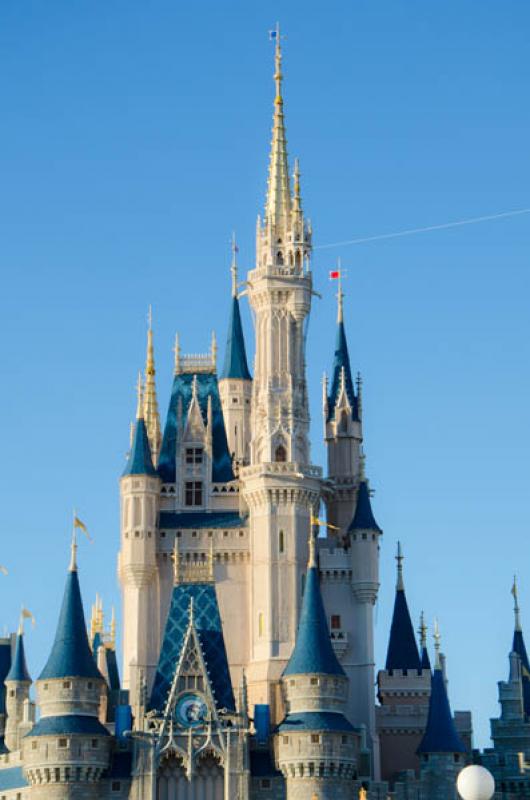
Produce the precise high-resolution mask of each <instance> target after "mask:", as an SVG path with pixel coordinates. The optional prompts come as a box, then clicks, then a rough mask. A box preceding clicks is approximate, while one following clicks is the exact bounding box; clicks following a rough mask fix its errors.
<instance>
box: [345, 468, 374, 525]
mask: <svg viewBox="0 0 530 800" xmlns="http://www.w3.org/2000/svg"><path fill="white" fill-rule="evenodd" d="M358 530H367V531H379V532H380V533H382V531H381V528H380V527H379V525H378V524H377V522H376V521H375V517H374V513H373V511H372V503H371V501H370V489H369V488H368V481H367V480H361V482H360V484H359V489H358V491H357V505H356V506H355V514H354V515H353V519H352V521H351V522H350V527H349V528H348V531H349V532H351V531H358Z"/></svg>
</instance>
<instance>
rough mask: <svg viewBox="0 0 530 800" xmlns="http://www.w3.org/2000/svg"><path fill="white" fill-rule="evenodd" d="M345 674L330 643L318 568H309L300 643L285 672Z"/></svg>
mask: <svg viewBox="0 0 530 800" xmlns="http://www.w3.org/2000/svg"><path fill="white" fill-rule="evenodd" d="M313 673H319V674H322V675H344V670H343V669H342V667H341V665H340V664H339V662H338V660H337V656H336V655H335V651H334V650H333V646H332V644H331V642H330V638H329V629H328V623H327V619H326V612H325V611H324V604H323V602H322V595H321V593H320V581H319V578H318V569H317V568H316V567H309V569H308V570H307V575H306V581H305V588H304V598H303V600H302V611H301V614H300V622H299V625H298V633H297V635H296V644H295V646H294V650H293V652H292V655H291V658H290V660H289V663H288V664H287V666H286V668H285V670H284V673H283V674H284V675H304V674H313Z"/></svg>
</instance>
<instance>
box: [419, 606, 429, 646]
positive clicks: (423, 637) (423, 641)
mask: <svg viewBox="0 0 530 800" xmlns="http://www.w3.org/2000/svg"><path fill="white" fill-rule="evenodd" d="M418 633H419V635H420V645H421V647H422V648H424V647H427V625H426V624H425V614H424V613H423V611H422V612H421V614H420V627H419V628H418Z"/></svg>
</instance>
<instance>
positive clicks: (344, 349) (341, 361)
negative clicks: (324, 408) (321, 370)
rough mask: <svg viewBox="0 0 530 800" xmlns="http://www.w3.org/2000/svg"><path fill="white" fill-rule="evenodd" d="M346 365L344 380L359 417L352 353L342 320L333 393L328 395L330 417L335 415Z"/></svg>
mask: <svg viewBox="0 0 530 800" xmlns="http://www.w3.org/2000/svg"><path fill="white" fill-rule="evenodd" d="M343 367H344V382H345V386H346V394H347V395H348V400H349V401H350V405H351V407H352V411H353V417H354V419H358V409H357V398H356V396H355V389H354V388H353V380H352V376H351V367H350V355H349V353H348V343H347V342H346V332H345V330H344V323H343V322H342V321H341V322H339V323H338V325H337V338H336V340H335V356H334V359H333V375H332V378H331V393H330V395H329V396H328V419H330V418H331V417H332V416H333V411H334V410H335V404H336V402H337V398H338V395H339V391H340V380H341V372H342V368H343Z"/></svg>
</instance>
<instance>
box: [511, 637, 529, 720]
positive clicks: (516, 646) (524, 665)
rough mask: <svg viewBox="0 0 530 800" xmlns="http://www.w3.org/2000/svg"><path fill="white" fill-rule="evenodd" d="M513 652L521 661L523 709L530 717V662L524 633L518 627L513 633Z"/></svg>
mask: <svg viewBox="0 0 530 800" xmlns="http://www.w3.org/2000/svg"><path fill="white" fill-rule="evenodd" d="M512 650H513V652H514V653H517V655H518V656H519V658H520V659H521V673H522V685H523V707H524V713H525V716H527V717H530V662H529V661H528V653H527V652H526V645H525V642H524V636H523V632H522V630H521V629H520V627H518V626H516V628H515V630H514V632H513V642H512Z"/></svg>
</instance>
